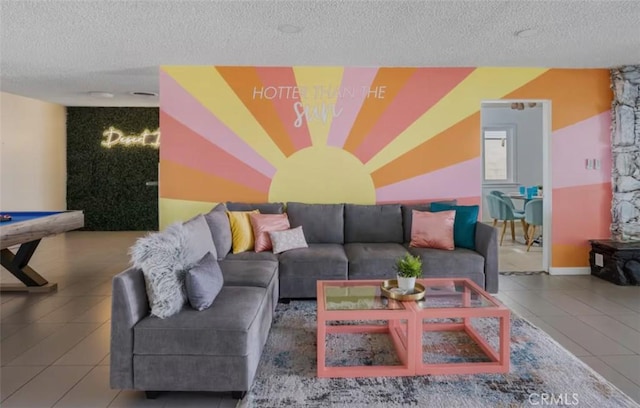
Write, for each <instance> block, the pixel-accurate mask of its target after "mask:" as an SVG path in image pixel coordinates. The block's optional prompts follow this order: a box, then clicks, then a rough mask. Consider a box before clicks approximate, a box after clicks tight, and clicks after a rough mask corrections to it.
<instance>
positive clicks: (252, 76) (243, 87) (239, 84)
mask: <svg viewBox="0 0 640 408" xmlns="http://www.w3.org/2000/svg"><path fill="white" fill-rule="evenodd" d="M216 70H217V71H218V73H220V75H221V76H222V78H224V80H225V81H226V82H227V84H229V86H230V87H231V89H233V91H234V92H235V94H236V95H237V96H238V98H239V99H240V100H241V101H242V103H243V104H244V106H246V107H247V109H248V110H249V112H251V114H252V115H253V116H254V118H255V119H256V121H257V122H258V123H260V126H262V128H263V129H264V130H265V132H267V134H268V135H269V137H271V139H272V140H273V141H274V143H275V144H276V145H277V146H278V148H279V149H280V150H281V151H282V153H284V155H285V156H287V157H289V156H291V155H292V154H293V153H295V151H296V148H295V146H294V145H293V143H292V142H291V139H290V138H289V136H288V134H287V131H286V129H285V127H284V125H283V124H282V121H281V120H280V115H278V111H277V109H276V107H275V106H274V104H273V103H272V101H271V99H267V98H265V97H264V96H265V94H264V92H262V93H260V91H264V90H263V84H262V81H261V80H260V77H259V76H258V72H257V70H256V68H255V67H216ZM254 90H256V96H255V97H254ZM260 95H262V96H263V97H260Z"/></svg>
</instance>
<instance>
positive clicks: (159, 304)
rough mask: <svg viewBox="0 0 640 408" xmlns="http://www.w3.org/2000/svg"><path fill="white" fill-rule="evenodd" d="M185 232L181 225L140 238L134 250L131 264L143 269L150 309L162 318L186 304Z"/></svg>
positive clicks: (174, 312)
mask: <svg viewBox="0 0 640 408" xmlns="http://www.w3.org/2000/svg"><path fill="white" fill-rule="evenodd" d="M186 235H187V234H186V233H185V228H184V226H183V225H182V223H176V224H172V225H170V226H169V227H167V229H165V230H164V231H162V232H155V233H151V234H149V235H147V236H145V237H142V238H139V239H138V240H137V241H136V243H135V244H134V245H133V246H132V247H131V249H130V251H129V253H130V254H131V262H132V264H133V266H134V267H136V268H139V269H141V270H142V274H143V276H144V282H145V287H146V289H147V299H148V301H149V308H150V309H151V314H152V315H153V316H158V317H159V318H161V319H164V318H166V317H169V316H172V315H174V314H176V313H178V312H179V311H180V310H181V309H182V307H183V306H184V304H185V303H186V301H187V296H186V294H185V292H184V275H185V273H184V271H185V270H186V269H187V268H188V266H190V265H189V264H188V262H187V261H186V252H185V247H186V241H187V239H186Z"/></svg>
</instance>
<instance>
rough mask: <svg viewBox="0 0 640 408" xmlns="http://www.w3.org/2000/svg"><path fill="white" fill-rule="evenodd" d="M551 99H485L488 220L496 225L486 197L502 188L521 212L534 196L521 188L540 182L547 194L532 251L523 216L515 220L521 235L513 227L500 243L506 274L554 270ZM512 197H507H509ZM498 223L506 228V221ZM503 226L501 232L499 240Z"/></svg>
mask: <svg viewBox="0 0 640 408" xmlns="http://www.w3.org/2000/svg"><path fill="white" fill-rule="evenodd" d="M550 136H551V101H549V100H517V101H516V100H495V101H491V100H490V101H482V103H481V131H480V142H481V159H482V160H481V163H482V174H481V186H482V188H481V192H482V204H483V205H482V214H481V217H482V221H483V222H488V223H490V224H492V223H493V221H492V220H493V219H492V217H491V216H490V214H489V211H488V205H487V199H486V196H487V195H488V194H489V193H490V192H491V191H495V190H497V191H501V192H502V193H504V194H505V195H507V196H508V197H509V200H510V201H511V202H512V203H513V205H514V207H515V209H516V210H517V211H523V210H524V206H525V205H526V204H527V203H528V202H529V199H528V198H527V197H526V194H525V196H522V195H520V194H519V193H520V187H522V186H526V187H533V186H537V187H538V188H539V190H540V193H541V194H540V196H541V198H542V226H541V227H537V231H536V232H535V234H534V235H535V238H536V240H535V241H534V244H533V245H532V246H531V248H530V249H529V251H527V245H526V240H525V234H524V231H523V228H522V225H521V222H520V221H519V220H516V221H515V222H514V224H515V225H514V227H515V228H514V232H515V235H516V239H515V240H513V239H512V236H511V229H510V227H507V231H506V233H505V235H504V239H503V244H502V245H500V246H499V248H500V249H499V257H500V259H499V268H500V271H501V272H507V271H510V272H524V271H527V272H528V271H532V272H536V271H546V272H548V271H549V265H550V244H548V243H550V242H551V167H550ZM509 200H507V201H509ZM498 226H499V227H500V228H502V221H499V224H498ZM501 235H502V229H500V231H499V232H498V241H500V236H501Z"/></svg>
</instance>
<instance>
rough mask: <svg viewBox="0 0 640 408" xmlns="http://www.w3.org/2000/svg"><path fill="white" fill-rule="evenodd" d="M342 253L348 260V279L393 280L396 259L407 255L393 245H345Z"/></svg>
mask: <svg viewBox="0 0 640 408" xmlns="http://www.w3.org/2000/svg"><path fill="white" fill-rule="evenodd" d="M344 251H345V253H346V254H347V258H348V259H349V279H395V277H396V271H395V269H394V265H395V263H396V259H398V258H400V257H402V256H404V255H405V254H406V253H407V249H406V248H405V247H403V246H402V245H400V244H395V243H352V244H345V245H344Z"/></svg>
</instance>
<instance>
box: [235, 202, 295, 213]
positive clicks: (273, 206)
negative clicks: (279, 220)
mask: <svg viewBox="0 0 640 408" xmlns="http://www.w3.org/2000/svg"><path fill="white" fill-rule="evenodd" d="M227 209H228V210H229V211H253V210H258V211H260V214H282V213H284V203H238V202H231V201H229V202H227Z"/></svg>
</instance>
